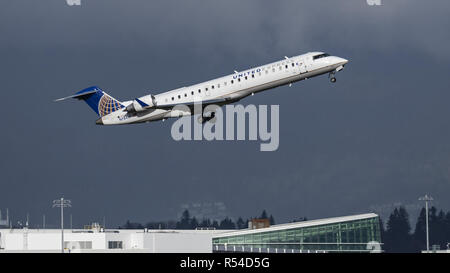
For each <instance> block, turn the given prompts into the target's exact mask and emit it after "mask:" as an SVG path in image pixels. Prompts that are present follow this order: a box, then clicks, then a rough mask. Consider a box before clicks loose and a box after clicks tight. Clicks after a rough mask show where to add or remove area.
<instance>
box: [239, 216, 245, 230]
mask: <svg viewBox="0 0 450 273" xmlns="http://www.w3.org/2000/svg"><path fill="white" fill-rule="evenodd" d="M236 227H237V228H238V229H244V228H247V224H246V223H245V222H244V220H242V218H241V217H239V218H238V220H237V222H236Z"/></svg>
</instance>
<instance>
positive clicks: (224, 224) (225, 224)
mask: <svg viewBox="0 0 450 273" xmlns="http://www.w3.org/2000/svg"><path fill="white" fill-rule="evenodd" d="M235 228H236V225H235V224H234V222H233V220H231V219H230V218H228V217H226V218H225V219H223V220H222V221H221V222H220V225H219V229H235Z"/></svg>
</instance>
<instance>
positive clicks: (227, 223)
mask: <svg viewBox="0 0 450 273" xmlns="http://www.w3.org/2000/svg"><path fill="white" fill-rule="evenodd" d="M254 218H259V219H269V222H270V224H271V225H275V218H274V217H273V216H272V214H270V215H268V214H267V212H266V210H263V212H262V213H261V215H260V216H259V217H254ZM300 220H303V221H304V220H306V218H300ZM300 220H298V221H300ZM249 221H250V219H245V220H244V218H242V217H239V218H238V219H237V220H236V222H234V221H233V219H231V218H229V217H225V218H224V219H222V220H219V221H218V220H211V219H207V218H203V219H197V218H196V217H195V216H191V215H190V213H189V210H185V211H183V213H182V215H181V218H180V220H178V221H156V222H148V223H147V224H145V225H143V224H140V223H133V222H130V221H129V220H128V221H127V222H126V223H125V224H124V225H123V226H120V227H119V228H123V229H144V228H148V229H245V228H247V227H248V222H249Z"/></svg>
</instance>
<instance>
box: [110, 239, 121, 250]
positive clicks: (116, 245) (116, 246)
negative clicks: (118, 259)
mask: <svg viewBox="0 0 450 273" xmlns="http://www.w3.org/2000/svg"><path fill="white" fill-rule="evenodd" d="M108 248H109V249H122V248H123V242H122V241H108Z"/></svg>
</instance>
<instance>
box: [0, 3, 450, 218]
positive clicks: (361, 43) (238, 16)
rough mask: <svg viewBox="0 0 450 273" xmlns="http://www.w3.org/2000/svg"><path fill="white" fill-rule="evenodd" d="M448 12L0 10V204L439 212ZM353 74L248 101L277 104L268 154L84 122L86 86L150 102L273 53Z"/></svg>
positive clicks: (447, 161)
mask: <svg viewBox="0 0 450 273" xmlns="http://www.w3.org/2000/svg"><path fill="white" fill-rule="evenodd" d="M449 11H450V3H449V2H448V1H444V0H442V1H441V0H436V1H432V4H431V3H430V1H421V0H416V1H414V0H396V1H395V0H394V1H387V0H385V1H383V6H381V7H371V6H368V5H367V4H366V1H364V0H339V1H337V0H324V1H313V0H311V1H250V0H248V1H193V0H188V1H167V0H166V1H138V0H134V1H125V0H114V1H112V0H82V6H80V7H69V6H67V5H66V4H65V1H64V0H52V1H36V0H33V1H32V0H29V1H25V0H14V1H12V0H7V1H3V2H2V5H1V9H0V57H1V58H0V84H1V85H0V88H1V92H2V95H3V103H2V107H1V108H0V114H1V116H2V122H1V124H0V127H1V132H2V133H1V134H0V149H1V151H2V156H1V158H0V172H1V175H2V176H1V177H2V178H1V179H0V189H1V190H0V208H6V207H9V208H10V210H11V213H12V214H13V216H14V218H15V219H18V218H21V219H24V218H25V215H26V213H27V212H29V213H30V215H31V220H32V221H34V222H37V221H40V217H41V215H42V214H43V213H45V214H46V215H47V217H48V221H49V222H52V221H53V222H55V223H56V220H57V216H58V214H57V213H56V211H52V210H51V209H50V207H51V200H53V199H55V198H58V197H59V196H60V195H61V194H64V196H65V197H67V198H70V199H72V202H73V206H74V207H73V208H72V209H71V212H72V213H73V215H74V223H75V224H77V225H82V224H87V223H89V222H90V221H101V219H102V217H103V215H105V216H106V218H107V223H108V224H110V225H113V226H117V225H119V224H122V223H123V222H124V221H126V220H127V219H130V220H134V221H140V222H145V221H149V220H158V219H161V220H162V219H173V218H174V217H175V216H176V214H177V212H178V210H179V207H180V205H181V204H183V203H189V202H212V201H222V202H224V203H225V204H226V206H227V208H228V212H229V214H230V216H232V217H235V216H244V217H250V216H254V215H256V214H259V213H260V211H261V210H262V209H267V210H268V211H269V213H272V214H274V215H275V217H276V220H278V221H280V222H283V221H288V220H291V219H292V218H297V217H301V216H307V217H309V218H318V217H326V216H337V215H345V214H351V213H357V212H367V211H368V210H369V208H370V207H371V206H374V205H384V204H391V203H394V202H404V203H415V202H416V200H417V198H418V197H419V196H420V195H423V194H424V193H425V192H426V191H428V192H429V193H430V194H431V195H433V196H434V197H435V199H436V200H437V201H436V204H437V205H439V206H440V207H441V208H445V209H449V208H450V201H449V199H448V198H447V196H448V195H449V193H450V183H449V179H450V154H449V152H450V145H449V141H448V140H449V139H450V138H449V137H450V127H449V121H450V119H449V116H450V108H449V107H448V101H449V99H450V94H449V93H448V86H449V77H448V72H449V68H450V53H449V51H448V44H449V43H450V34H449V32H448V26H449V24H450V18H449V17H448V14H449ZM315 50H323V51H327V52H329V53H330V54H332V55H338V56H342V57H344V58H346V59H349V60H350V63H349V64H348V65H347V66H346V69H345V70H344V71H343V72H342V73H339V74H338V76H337V78H338V82H337V83H336V84H335V85H332V84H331V83H329V81H328V80H327V78H326V76H322V77H319V78H314V79H312V80H310V81H305V82H301V83H298V84H294V85H293V87H291V88H288V87H282V88H278V89H274V90H272V91H269V92H265V93H261V94H259V95H257V96H254V97H251V98H247V99H245V100H244V101H242V103H243V104H247V103H254V104H279V105H280V118H281V120H280V148H279V150H278V151H276V152H268V153H262V152H259V142H237V141H227V142H217V141H213V142H206V141H202V142H186V141H181V142H175V141H173V140H172V139H171V137H170V126H171V124H172V123H173V121H174V120H169V121H167V122H164V123H161V122H159V123H150V124H144V125H131V126H119V127H101V126H96V125H95V119H96V118H97V117H96V115H95V114H94V112H92V111H91V110H90V109H89V108H88V107H87V106H86V105H85V104H84V103H82V102H78V101H68V102H64V103H54V102H52V100H53V99H55V98H59V97H63V96H66V95H70V94H72V93H75V92H76V91H79V90H81V89H83V88H85V87H88V86H90V85H98V86H100V87H101V88H103V89H104V90H105V91H106V92H108V93H109V94H111V95H112V96H114V97H116V98H117V99H128V98H134V97H137V96H141V95H145V94H147V93H150V92H151V93H159V92H164V91H167V90H170V89H173V88H178V87H182V86H185V85H188V84H194V83H196V82H200V81H204V80H208V79H212V78H214V77H218V76H223V75H225V74H228V73H231V72H232V71H233V70H235V69H236V70H241V69H245V68H247V67H250V66H256V65H259V64H264V63H267V62H271V61H274V60H277V59H280V58H282V57H283V56H285V55H288V56H291V55H298V54H301V53H305V52H307V51H315Z"/></svg>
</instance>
